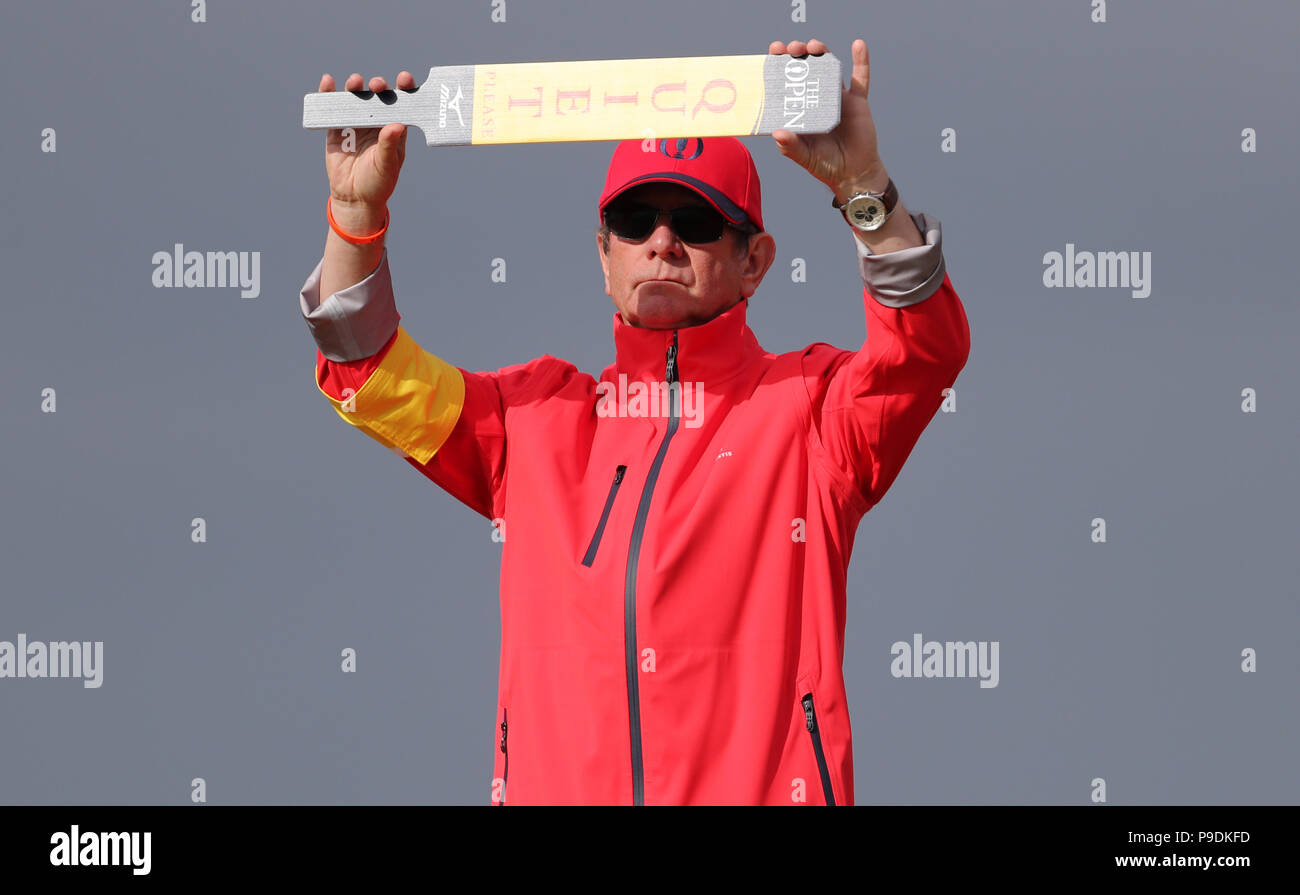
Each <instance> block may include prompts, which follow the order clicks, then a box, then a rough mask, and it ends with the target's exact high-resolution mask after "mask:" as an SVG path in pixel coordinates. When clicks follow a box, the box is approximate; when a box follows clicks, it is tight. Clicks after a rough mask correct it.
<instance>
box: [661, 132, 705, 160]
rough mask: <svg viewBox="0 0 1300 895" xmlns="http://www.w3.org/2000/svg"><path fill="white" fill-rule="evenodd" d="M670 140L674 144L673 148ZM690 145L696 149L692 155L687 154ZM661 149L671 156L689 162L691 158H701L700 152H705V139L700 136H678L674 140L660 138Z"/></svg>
mask: <svg viewBox="0 0 1300 895" xmlns="http://www.w3.org/2000/svg"><path fill="white" fill-rule="evenodd" d="M669 142H671V143H672V144H673V146H672V148H671V149H670V148H669V147H668V144H669ZM688 147H689V148H693V149H694V150H695V151H694V152H692V153H691V154H690V155H687V154H686V150H687V148H688ZM659 151H660V152H662V153H663V154H664V155H666V156H668V157H669V158H676V159H681V160H682V161H687V162H689V161H690V160H691V159H695V158H699V157H700V153H702V152H704V141H703V140H701V139H700V138H699V137H677V138H676V139H674V140H672V141H669V140H660V141H659Z"/></svg>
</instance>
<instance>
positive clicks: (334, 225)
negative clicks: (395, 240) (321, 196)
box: [325, 196, 388, 246]
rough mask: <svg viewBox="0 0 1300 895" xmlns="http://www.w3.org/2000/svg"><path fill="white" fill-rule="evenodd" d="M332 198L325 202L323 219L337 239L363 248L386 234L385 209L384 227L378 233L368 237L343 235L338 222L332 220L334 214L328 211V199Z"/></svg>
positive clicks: (386, 217)
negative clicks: (327, 221) (327, 222)
mask: <svg viewBox="0 0 1300 895" xmlns="http://www.w3.org/2000/svg"><path fill="white" fill-rule="evenodd" d="M332 198H333V196H331V197H330V198H329V199H326V200H325V217H327V218H328V219H329V222H330V229H331V230H333V231H334V232H335V233H337V234H338V235H339V238H341V239H344V240H346V241H347V242H350V243H352V244H353V245H358V246H365V245H370V244H371V243H373V242H378V241H379V239H380V238H381V237H382V236H383V235H384V234H385V233H387V232H388V209H387V208H385V209H384V226H383V227H381V228H380V229H379V231H378V232H376V233H371V234H370V235H369V236H353V235H352V234H351V233H344V232H343V230H342V229H340V228H339V225H338V221H336V220H334V212H332V211H331V210H330V199H332Z"/></svg>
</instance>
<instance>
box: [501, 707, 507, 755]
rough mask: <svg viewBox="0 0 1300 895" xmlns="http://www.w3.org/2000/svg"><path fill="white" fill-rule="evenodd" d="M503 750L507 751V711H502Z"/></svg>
mask: <svg viewBox="0 0 1300 895" xmlns="http://www.w3.org/2000/svg"><path fill="white" fill-rule="evenodd" d="M501 751H502V752H504V751H506V713H505V712H504V711H503V712H502V713H501Z"/></svg>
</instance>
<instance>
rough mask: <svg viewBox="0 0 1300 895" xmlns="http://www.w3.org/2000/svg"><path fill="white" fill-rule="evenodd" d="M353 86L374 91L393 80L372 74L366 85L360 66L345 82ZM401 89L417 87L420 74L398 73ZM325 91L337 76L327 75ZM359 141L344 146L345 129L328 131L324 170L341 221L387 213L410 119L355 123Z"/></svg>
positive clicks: (347, 87) (322, 82) (352, 88)
mask: <svg viewBox="0 0 1300 895" xmlns="http://www.w3.org/2000/svg"><path fill="white" fill-rule="evenodd" d="M343 87H344V89H345V90H350V91H353V92H356V91H359V90H363V89H369V90H372V91H374V92H375V93H379V92H380V91H383V90H387V89H388V82H387V81H385V80H384V79H383V78H381V77H378V76H376V77H373V78H371V79H370V83H369V85H368V86H367V85H366V82H365V81H364V80H363V79H362V77H361V75H359V74H356V73H355V72H354V73H353V74H352V75H350V76H349V77H348V79H347V81H346V82H345V83H344V85H343ZM397 89H398V90H414V89H415V78H414V76H412V75H411V73H410V72H409V71H403V72H402V73H400V74H399V75H398V76H397ZM319 90H320V92H322V93H328V92H332V91H333V90H334V78H333V76H331V75H322V76H321V79H320V88H319ZM353 130H354V131H355V133H356V136H355V137H354V142H355V147H353V146H351V145H349V149H351V150H353V151H347V152H345V151H344V149H343V130H342V129H341V128H331V129H329V130H327V131H326V134H325V172H326V173H327V174H328V175H329V181H330V196H331V203H330V204H331V207H332V209H333V211H334V218H335V220H337V221H338V222H339V225H340V226H344V227H346V226H347V223H346V222H345V218H347V219H349V220H350V221H356V222H361V221H370V220H372V219H373V218H374V217H375V216H376V215H378V217H379V219H380V220H382V219H383V211H384V208H385V206H386V205H387V203H388V197H389V196H391V195H392V194H393V190H394V189H395V188H396V187H397V175H398V174H399V173H400V172H401V170H402V162H403V161H404V160H405V159H406V125H404V124H387V125H384V127H382V128H378V127H359V128H353Z"/></svg>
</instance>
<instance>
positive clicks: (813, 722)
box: [803, 693, 835, 807]
mask: <svg viewBox="0 0 1300 895" xmlns="http://www.w3.org/2000/svg"><path fill="white" fill-rule="evenodd" d="M803 717H804V723H805V725H806V726H807V727H808V733H809V735H810V736H811V737H812V745H813V752H814V753H816V755H817V773H818V774H820V775H821V778H822V792H824V793H825V794H826V804H827V805H830V806H832V807H834V805H835V792H834V790H832V789H831V771H830V768H828V767H827V766H826V753H825V752H824V751H823V750H822V732H821V729H820V728H819V727H818V726H817V712H816V711H815V710H814V709H813V697H812V694H811V693H805V694H804V697H803Z"/></svg>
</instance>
